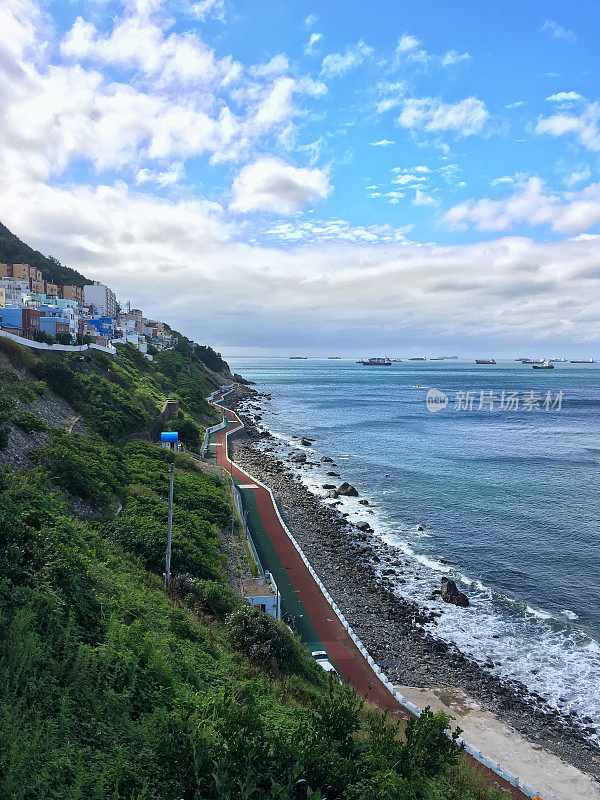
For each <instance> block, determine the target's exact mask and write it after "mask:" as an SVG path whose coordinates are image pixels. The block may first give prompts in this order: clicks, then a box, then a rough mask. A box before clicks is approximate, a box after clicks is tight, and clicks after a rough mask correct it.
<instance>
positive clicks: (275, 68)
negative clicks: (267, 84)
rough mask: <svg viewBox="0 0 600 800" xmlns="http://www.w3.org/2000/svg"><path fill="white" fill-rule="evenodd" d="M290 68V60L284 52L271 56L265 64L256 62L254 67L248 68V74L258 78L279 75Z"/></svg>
mask: <svg viewBox="0 0 600 800" xmlns="http://www.w3.org/2000/svg"><path fill="white" fill-rule="evenodd" d="M289 68H290V62H289V61H288V57H287V56H286V55H285V53H279V55H276V56H273V58H272V59H271V60H270V61H268V62H267V63H266V64H258V66H256V67H251V68H250V74H251V75H254V76H256V77H258V78H265V77H271V76H273V75H281V74H282V73H284V72H287V71H288V69H289Z"/></svg>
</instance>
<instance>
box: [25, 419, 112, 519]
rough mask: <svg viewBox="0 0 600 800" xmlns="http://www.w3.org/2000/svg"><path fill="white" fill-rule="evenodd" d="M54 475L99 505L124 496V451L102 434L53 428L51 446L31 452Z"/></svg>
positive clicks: (65, 484)
mask: <svg viewBox="0 0 600 800" xmlns="http://www.w3.org/2000/svg"><path fill="white" fill-rule="evenodd" d="M32 458H33V459H34V461H36V462H37V463H39V464H41V465H42V466H44V467H45V468H46V470H47V471H48V473H49V474H50V475H51V476H52V478H53V479H54V480H55V481H56V482H57V483H58V485H59V486H61V487H62V488H63V489H66V490H67V491H68V492H70V493H71V494H73V495H76V496H77V497H81V498H82V499H83V500H89V501H90V502H91V503H95V504H98V505H100V506H104V505H108V503H110V502H111V501H112V500H114V498H115V497H122V496H123V491H124V486H125V470H124V467H123V456H122V453H121V452H120V451H119V450H117V449H116V448H114V447H111V446H110V445H107V444H106V442H104V441H102V439H100V437H99V436H94V435H80V434H67V433H66V432H65V431H54V432H53V433H52V438H51V440H50V442H49V444H48V445H46V446H45V447H42V448H40V449H38V450H36V451H35V452H34V453H32Z"/></svg>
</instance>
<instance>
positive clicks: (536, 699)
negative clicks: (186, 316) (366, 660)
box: [226, 389, 600, 779]
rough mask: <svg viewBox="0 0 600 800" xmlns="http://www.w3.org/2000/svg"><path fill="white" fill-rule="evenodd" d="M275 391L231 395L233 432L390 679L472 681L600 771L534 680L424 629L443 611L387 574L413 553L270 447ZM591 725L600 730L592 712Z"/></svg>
mask: <svg viewBox="0 0 600 800" xmlns="http://www.w3.org/2000/svg"><path fill="white" fill-rule="evenodd" d="M269 399H270V397H269V395H264V394H261V393H259V392H256V391H255V390H252V389H243V390H241V389H240V390H236V392H235V393H234V395H232V396H229V397H228V398H227V402H226V404H227V406H228V407H230V408H233V409H234V410H236V411H237V413H238V414H239V416H240V418H241V419H242V421H243V422H244V424H245V426H246V427H245V431H244V433H243V434H241V435H238V436H236V437H235V438H233V439H232V440H231V442H232V447H233V455H234V459H235V460H236V461H237V462H238V463H239V464H240V466H242V467H244V468H245V469H247V470H248V471H249V472H251V473H252V474H253V475H255V476H256V477H257V478H259V479H260V480H261V481H264V482H265V483H266V484H267V485H268V486H269V487H270V488H271V489H272V491H273V494H274V496H275V499H276V500H277V504H278V507H279V510H280V512H281V515H282V517H283V519H284V520H285V522H286V524H287V526H288V527H289V529H290V531H291V532H292V533H293V535H294V536H295V538H296V539H297V541H298V543H299V545H300V546H301V547H302V549H303V550H304V552H305V554H306V556H307V557H308V559H309V560H310V562H311V564H312V566H313V568H314V569H315V571H316V572H317V574H318V575H319V576H320V578H321V580H322V581H323V583H324V584H325V585H326V586H327V589H328V591H329V592H330V594H331V595H332V597H333V599H334V600H335V602H336V603H337V604H338V606H339V608H340V609H341V611H342V612H343V614H344V616H345V617H346V619H348V621H349V623H350V624H351V625H352V627H353V629H354V630H355V632H356V633H357V635H358V636H359V638H360V639H361V640H362V642H363V643H364V645H365V646H366V648H367V649H368V651H369V652H370V653H371V655H372V656H373V658H374V659H375V660H376V661H377V663H378V664H379V665H380V666H381V667H382V669H383V670H384V671H385V672H386V674H387V675H388V677H389V678H390V679H391V680H392V681H393V682H394V683H397V684H402V685H407V686H418V687H422V688H430V687H436V686H448V687H456V688H460V689H463V690H464V691H465V692H467V693H468V694H470V695H472V696H474V697H476V698H477V702H478V703H480V704H481V706H483V707H484V708H486V709H488V710H489V711H491V712H492V713H494V714H496V715H497V716H498V717H499V718H500V719H502V720H503V721H505V722H507V723H508V724H510V725H511V726H512V727H513V728H515V729H516V730H518V731H519V732H520V733H521V734H522V735H523V736H525V737H526V738H527V739H528V740H529V741H531V742H533V743H534V744H536V745H539V746H540V747H543V748H545V749H546V750H548V751H550V752H552V753H554V754H555V755H557V756H559V757H560V758H562V759H563V760H565V761H566V762H568V763H570V764H572V765H573V766H575V767H577V768H578V769H580V770H582V771H584V772H586V773H588V774H590V775H592V776H593V777H595V778H596V779H600V749H598V748H596V747H595V746H594V745H593V744H591V743H590V742H588V741H587V740H586V739H585V738H584V737H583V735H582V733H581V732H580V731H579V729H578V728H576V727H575V726H574V725H573V724H571V722H570V721H569V720H568V719H565V718H562V717H561V716H560V715H559V714H558V713H557V712H556V711H555V710H554V709H552V708H550V707H549V706H548V705H547V704H546V703H545V702H544V700H543V698H542V697H540V696H539V695H534V694H531V693H530V692H529V690H528V689H527V688H526V687H525V686H524V685H522V684H520V683H518V682H512V683H508V682H503V681H500V680H499V679H498V678H497V677H495V676H494V675H492V674H489V673H487V672H486V671H485V669H482V667H481V666H480V665H479V664H477V663H475V662H474V661H472V660H469V659H468V658H467V657H466V656H465V655H463V654H462V653H461V652H460V651H458V649H456V648H455V647H453V646H451V645H448V644H447V643H446V642H443V641H441V640H436V639H435V638H434V636H432V635H431V634H430V633H429V632H428V631H425V630H424V629H423V627H422V626H423V625H425V624H428V623H431V622H432V620H433V618H434V617H435V613H432V612H431V611H426V610H423V609H421V608H419V607H417V605H416V604H414V603H413V602H411V601H407V600H406V599H403V598H402V597H399V596H398V594H395V593H394V591H393V584H392V582H391V580H390V579H389V578H388V577H387V575H391V574H392V573H394V574H395V575H396V576H397V575H398V573H399V572H400V573H401V571H402V568H403V566H404V562H405V559H404V558H403V554H402V553H399V552H398V551H397V550H396V549H395V548H392V547H390V546H388V545H386V544H385V543H384V542H382V541H381V539H379V538H376V537H374V536H373V535H372V531H371V530H370V529H369V526H368V525H367V526H364V525H363V526H361V527H362V530H359V528H358V527H357V526H355V525H352V524H351V523H349V521H348V520H347V519H346V518H345V516H344V515H343V514H342V513H341V512H340V511H339V510H337V508H335V507H332V506H331V505H330V504H325V503H323V502H322V500H321V499H320V498H319V497H317V496H316V495H315V494H313V493H312V492H311V491H309V490H308V489H307V488H306V487H305V486H304V485H303V484H302V483H301V481H300V479H299V477H298V475H297V474H294V464H293V463H291V460H290V463H287V464H286V463H285V462H283V461H282V460H281V459H279V458H278V457H277V455H276V453H275V452H274V450H273V452H269V450H272V448H270V446H269V440H270V439H271V435H270V433H269V432H268V431H266V430H265V429H264V428H262V426H261V425H260V420H261V419H262V414H261V407H260V402H262V401H265V400H269ZM249 400H251V401H252V402H250V403H249V402H248V401H249ZM254 401H256V402H254ZM299 441H300V439H299ZM265 448H266V449H265ZM334 480H335V482H336V483H335V485H336V486H339V484H340V483H341V480H340V478H334V477H333V476H332V485H333V482H334ZM332 491H333V490H332ZM386 573H387V575H386ZM401 580H402V579H400V583H401ZM396 583H398V579H397V577H396ZM583 724H584V725H588V732H591V731H592V727H591V726H592V724H593V721H592V720H591V719H589V718H588V719H584V720H583Z"/></svg>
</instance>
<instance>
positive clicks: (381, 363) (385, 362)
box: [356, 357, 392, 367]
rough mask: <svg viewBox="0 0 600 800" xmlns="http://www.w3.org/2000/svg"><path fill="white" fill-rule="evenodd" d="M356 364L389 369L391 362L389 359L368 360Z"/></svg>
mask: <svg viewBox="0 0 600 800" xmlns="http://www.w3.org/2000/svg"><path fill="white" fill-rule="evenodd" d="M356 363H357V364H362V365H363V366H365V367H391V366H392V362H391V361H390V359H389V358H387V357H386V358H369V359H367V360H366V361H363V360H361V361H357V362H356Z"/></svg>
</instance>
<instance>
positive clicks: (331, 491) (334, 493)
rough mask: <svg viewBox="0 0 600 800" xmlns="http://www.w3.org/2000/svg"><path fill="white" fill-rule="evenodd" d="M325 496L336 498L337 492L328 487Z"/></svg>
mask: <svg viewBox="0 0 600 800" xmlns="http://www.w3.org/2000/svg"><path fill="white" fill-rule="evenodd" d="M325 496H326V497H333V498H334V499H336V498H337V496H338V493H337V492H336V490H335V489H330V490H329V491H328V492H327V494H326V495H325Z"/></svg>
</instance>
